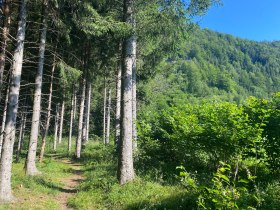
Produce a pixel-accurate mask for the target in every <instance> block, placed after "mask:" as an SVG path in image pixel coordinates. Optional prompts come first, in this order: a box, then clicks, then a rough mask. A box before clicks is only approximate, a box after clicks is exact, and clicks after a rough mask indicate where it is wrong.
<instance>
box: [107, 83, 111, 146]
mask: <svg viewBox="0 0 280 210" xmlns="http://www.w3.org/2000/svg"><path fill="white" fill-rule="evenodd" d="M110 114H111V89H109V91H108V107H107V130H106V144H109V143H110V121H111V116H110Z"/></svg>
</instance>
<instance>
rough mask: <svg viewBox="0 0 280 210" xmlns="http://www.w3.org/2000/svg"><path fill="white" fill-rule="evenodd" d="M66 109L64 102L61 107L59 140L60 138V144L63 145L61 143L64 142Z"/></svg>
mask: <svg viewBox="0 0 280 210" xmlns="http://www.w3.org/2000/svg"><path fill="white" fill-rule="evenodd" d="M64 109H65V101H64V100H63V102H62V105H61V114H60V126H59V138H58V143H59V144H61V141H62V132H63V119H64Z"/></svg>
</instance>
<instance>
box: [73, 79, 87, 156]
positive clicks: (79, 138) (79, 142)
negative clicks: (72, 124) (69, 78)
mask: <svg viewBox="0 0 280 210" xmlns="http://www.w3.org/2000/svg"><path fill="white" fill-rule="evenodd" d="M83 77H84V78H83V81H82V95H81V101H80V113H79V124H78V134H77V141H76V153H75V157H76V158H80V157H81V148H82V132H83V116H84V108H85V94H86V93H85V92H86V79H85V76H84V75H83Z"/></svg>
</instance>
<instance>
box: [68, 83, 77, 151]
mask: <svg viewBox="0 0 280 210" xmlns="http://www.w3.org/2000/svg"><path fill="white" fill-rule="evenodd" d="M75 96H76V91H75V86H73V94H72V100H71V114H70V125H69V137H68V155H70V153H71V147H72V131H73V120H74V104H75Z"/></svg>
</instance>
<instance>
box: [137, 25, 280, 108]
mask: <svg viewBox="0 0 280 210" xmlns="http://www.w3.org/2000/svg"><path fill="white" fill-rule="evenodd" d="M180 54H181V56H180V57H179V58H178V59H176V60H173V61H172V62H170V61H168V62H164V63H163V64H162V65H161V67H160V70H159V73H157V74H156V76H155V77H154V78H153V79H151V80H150V81H149V82H148V83H145V84H142V85H141V88H140V96H141V95H143V96H145V97H143V98H145V101H146V102H148V103H157V104H161V103H162V104H166V102H170V101H171V102H176V101H178V100H180V101H181V100H183V99H187V100H190V98H214V99H221V100H227V101H236V102H238V103H240V102H242V101H244V100H245V98H247V97H248V96H256V97H260V98H269V97H271V95H272V94H273V93H275V92H278V91H280V42H255V41H250V40H245V39H241V38H236V37H234V36H231V35H225V34H221V33H217V32H213V31H210V30H207V29H204V30H200V29H197V30H196V31H195V32H194V33H193V35H192V36H191V39H190V41H189V42H187V43H186V46H184V47H182V51H181V53H180ZM183 95H184V97H182V96H183ZM155 96H156V97H155ZM155 98H157V99H156V100H155ZM153 101H154V102H153ZM157 106H158V105H157Z"/></svg>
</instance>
